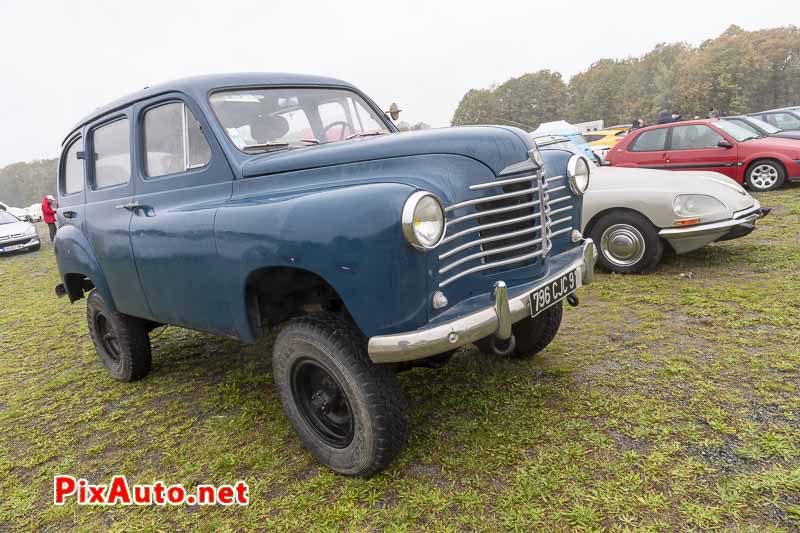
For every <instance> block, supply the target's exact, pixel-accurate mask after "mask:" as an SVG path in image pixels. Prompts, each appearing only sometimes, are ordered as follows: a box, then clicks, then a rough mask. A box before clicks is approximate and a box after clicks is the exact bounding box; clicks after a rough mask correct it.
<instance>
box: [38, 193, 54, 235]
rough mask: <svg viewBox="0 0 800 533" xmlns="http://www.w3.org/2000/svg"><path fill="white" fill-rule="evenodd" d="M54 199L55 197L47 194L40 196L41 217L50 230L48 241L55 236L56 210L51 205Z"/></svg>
mask: <svg viewBox="0 0 800 533" xmlns="http://www.w3.org/2000/svg"><path fill="white" fill-rule="evenodd" d="M55 201H56V199H55V198H53V197H52V196H51V195H49V194H48V195H47V196H45V197H44V198H42V218H43V219H44V223H45V224H47V227H48V229H49V230H50V242H53V240H54V239H55V238H56V229H57V228H56V210H55V208H54V207H53V204H55Z"/></svg>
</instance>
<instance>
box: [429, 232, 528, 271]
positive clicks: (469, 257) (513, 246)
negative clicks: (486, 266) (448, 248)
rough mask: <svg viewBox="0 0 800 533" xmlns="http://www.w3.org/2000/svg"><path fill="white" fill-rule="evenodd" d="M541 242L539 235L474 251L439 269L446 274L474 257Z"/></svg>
mask: <svg viewBox="0 0 800 533" xmlns="http://www.w3.org/2000/svg"><path fill="white" fill-rule="evenodd" d="M541 242H542V238H541V237H539V238H536V239H533V240H531V241H525V242H519V243H517V244H511V245H509V246H502V247H500V248H492V249H491V250H487V251H485V252H478V253H474V254H471V255H468V256H466V257H462V258H461V259H459V260H458V261H453V262H452V263H450V264H449V265H447V266H446V267H444V268H441V269H439V274H444V273H445V272H449V271H450V270H453V269H454V268H455V267H457V266H459V265H463V264H464V263H467V262H469V261H472V260H473V259H480V258H481V257H486V256H489V255H495V254H502V253H505V252H511V251H513V250H519V249H520V248H528V247H530V246H535V245H537V244H539V243H541Z"/></svg>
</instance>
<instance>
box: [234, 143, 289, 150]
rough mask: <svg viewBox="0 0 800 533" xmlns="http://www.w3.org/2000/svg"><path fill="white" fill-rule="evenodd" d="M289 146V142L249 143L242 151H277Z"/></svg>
mask: <svg viewBox="0 0 800 533" xmlns="http://www.w3.org/2000/svg"><path fill="white" fill-rule="evenodd" d="M287 148H289V143H285V142H277V141H269V142H265V143H261V144H248V145H247V146H245V147H244V148H242V151H244V152H277V151H279V150H286V149H287Z"/></svg>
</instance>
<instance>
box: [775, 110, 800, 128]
mask: <svg viewBox="0 0 800 533" xmlns="http://www.w3.org/2000/svg"><path fill="white" fill-rule="evenodd" d="M772 116H773V118H774V122H773V124H774V125H775V126H777V127H779V128H780V129H782V130H798V129H800V119H798V118H797V117H795V116H793V115H790V114H789V113H775V114H774V115H772Z"/></svg>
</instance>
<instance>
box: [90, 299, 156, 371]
mask: <svg viewBox="0 0 800 533" xmlns="http://www.w3.org/2000/svg"><path fill="white" fill-rule="evenodd" d="M86 321H87V322H88V325H89V336H90V337H91V339H92V342H93V343H94V347H95V350H96V351H97V354H98V355H99V356H100V361H101V362H102V363H103V366H105V367H106V370H108V373H109V374H111V377H113V378H114V379H116V380H117V381H136V380H139V379H142V378H143V377H145V376H146V375H147V373H148V372H150V364H151V361H152V358H151V353H150V337H149V335H148V334H147V332H148V330H147V323H146V322H145V321H144V320H141V319H139V318H135V317H132V316H128V315H123V314H122V313H117V312H115V311H111V310H109V309H108V306H107V305H106V302H105V301H104V300H103V297H102V296H100V293H98V292H97V291H96V290H95V291H92V292H91V293H90V294H89V297H88V299H87V300H86Z"/></svg>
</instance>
